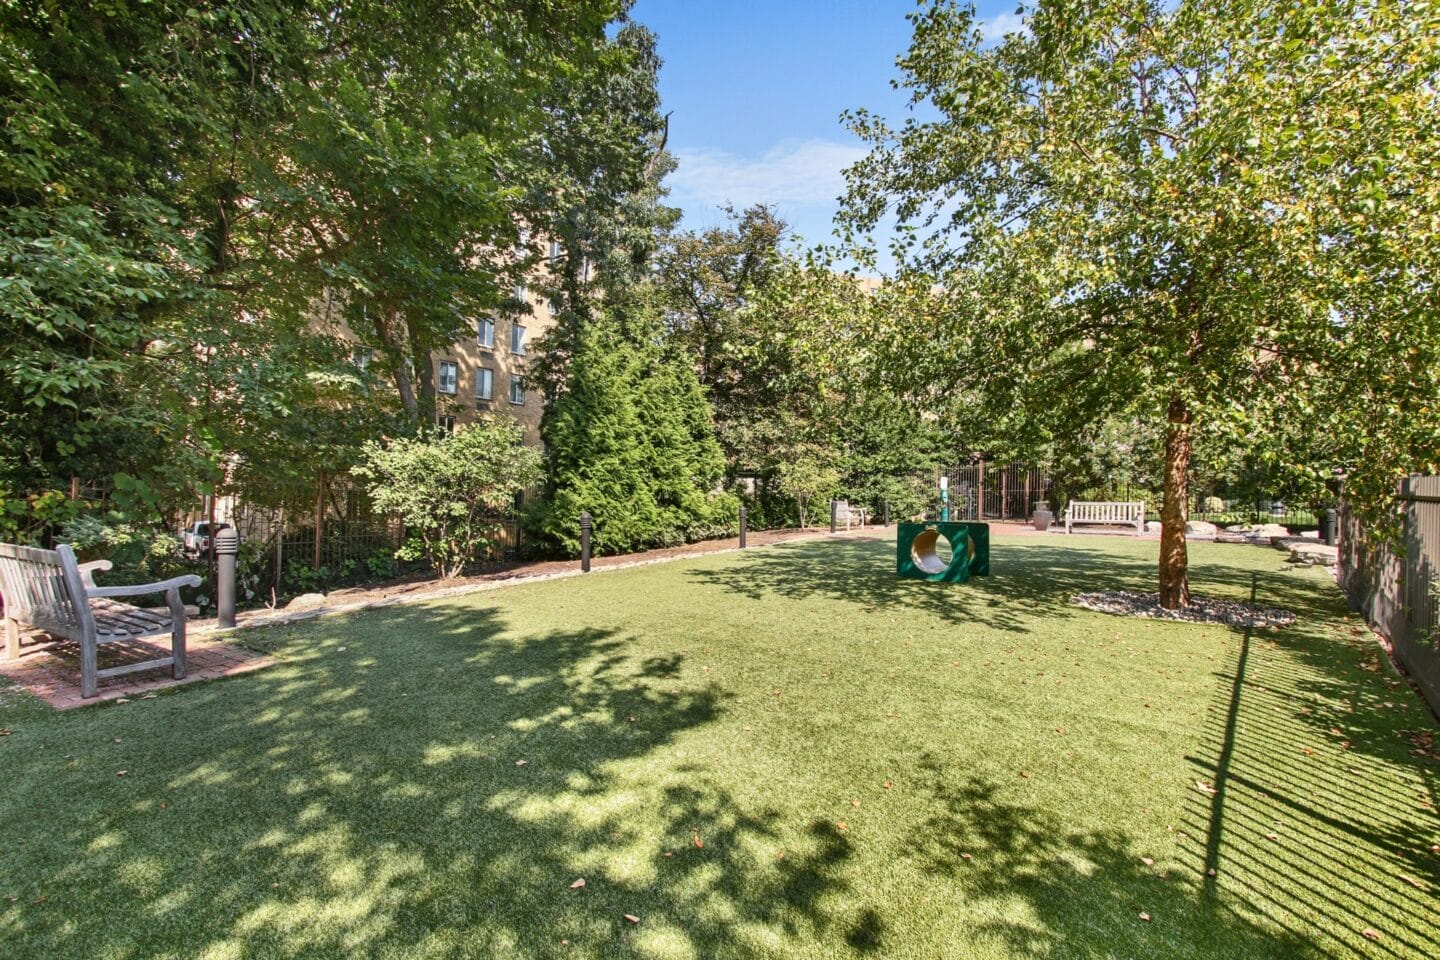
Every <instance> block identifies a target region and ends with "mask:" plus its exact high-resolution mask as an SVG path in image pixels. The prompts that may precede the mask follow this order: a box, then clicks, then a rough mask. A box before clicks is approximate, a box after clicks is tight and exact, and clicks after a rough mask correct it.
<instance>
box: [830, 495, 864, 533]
mask: <svg viewBox="0 0 1440 960" xmlns="http://www.w3.org/2000/svg"><path fill="white" fill-rule="evenodd" d="M834 508H835V526H836V529H838V528H839V527H840V525H841V524H842V523H843V524H844V525H845V529H846V530H849V529H850V524H852V523H858V524H859V525H860V526H862V527H863V526H865V508H864V507H852V506H850V501H849V500H836V501H835V502H834Z"/></svg>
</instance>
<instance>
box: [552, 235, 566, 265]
mask: <svg viewBox="0 0 1440 960" xmlns="http://www.w3.org/2000/svg"><path fill="white" fill-rule="evenodd" d="M564 255H565V248H564V247H562V246H560V241H559V240H551V241H550V259H551V261H552V262H553V261H555V260H559V259H560V258H561V257H563V256H564Z"/></svg>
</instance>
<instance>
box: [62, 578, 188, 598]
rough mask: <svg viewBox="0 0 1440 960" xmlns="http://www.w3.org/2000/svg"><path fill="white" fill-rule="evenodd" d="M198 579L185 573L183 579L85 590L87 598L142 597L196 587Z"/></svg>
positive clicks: (87, 588)
mask: <svg viewBox="0 0 1440 960" xmlns="http://www.w3.org/2000/svg"><path fill="white" fill-rule="evenodd" d="M201 582H202V581H201V580H200V578H199V577H197V576H195V574H193V573H187V574H186V575H185V576H183V577H171V578H170V579H169V580H161V581H160V582H159V583H136V584H132V585H130V586H124V587H89V586H87V587H86V588H85V596H87V597H143V596H147V595H149V594H152V593H169V592H170V591H171V590H179V589H180V588H181V587H198V586H200V584H201Z"/></svg>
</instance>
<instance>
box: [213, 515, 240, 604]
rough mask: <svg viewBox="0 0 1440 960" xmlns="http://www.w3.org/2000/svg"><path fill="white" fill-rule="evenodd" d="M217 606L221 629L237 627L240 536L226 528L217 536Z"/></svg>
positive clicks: (230, 528)
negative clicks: (236, 584) (237, 577)
mask: <svg viewBox="0 0 1440 960" xmlns="http://www.w3.org/2000/svg"><path fill="white" fill-rule="evenodd" d="M214 542H215V604H216V607H217V612H218V615H219V617H220V626H221V628H222V629H223V628H228V627H233V626H235V561H236V556H237V555H238V554H239V553H240V534H238V533H236V532H235V528H234V527H226V528H225V529H224V530H221V531H220V532H219V533H217V534H215V541H214Z"/></svg>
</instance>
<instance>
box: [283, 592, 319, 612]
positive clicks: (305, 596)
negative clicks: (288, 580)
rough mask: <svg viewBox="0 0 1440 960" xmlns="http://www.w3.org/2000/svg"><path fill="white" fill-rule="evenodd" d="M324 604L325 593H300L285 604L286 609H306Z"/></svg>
mask: <svg viewBox="0 0 1440 960" xmlns="http://www.w3.org/2000/svg"><path fill="white" fill-rule="evenodd" d="M323 606H325V594H323V593H302V594H300V596H298V597H296V598H295V599H294V600H291V601H290V602H289V603H287V604H285V609H286V610H308V609H310V608H312V607H323Z"/></svg>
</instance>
